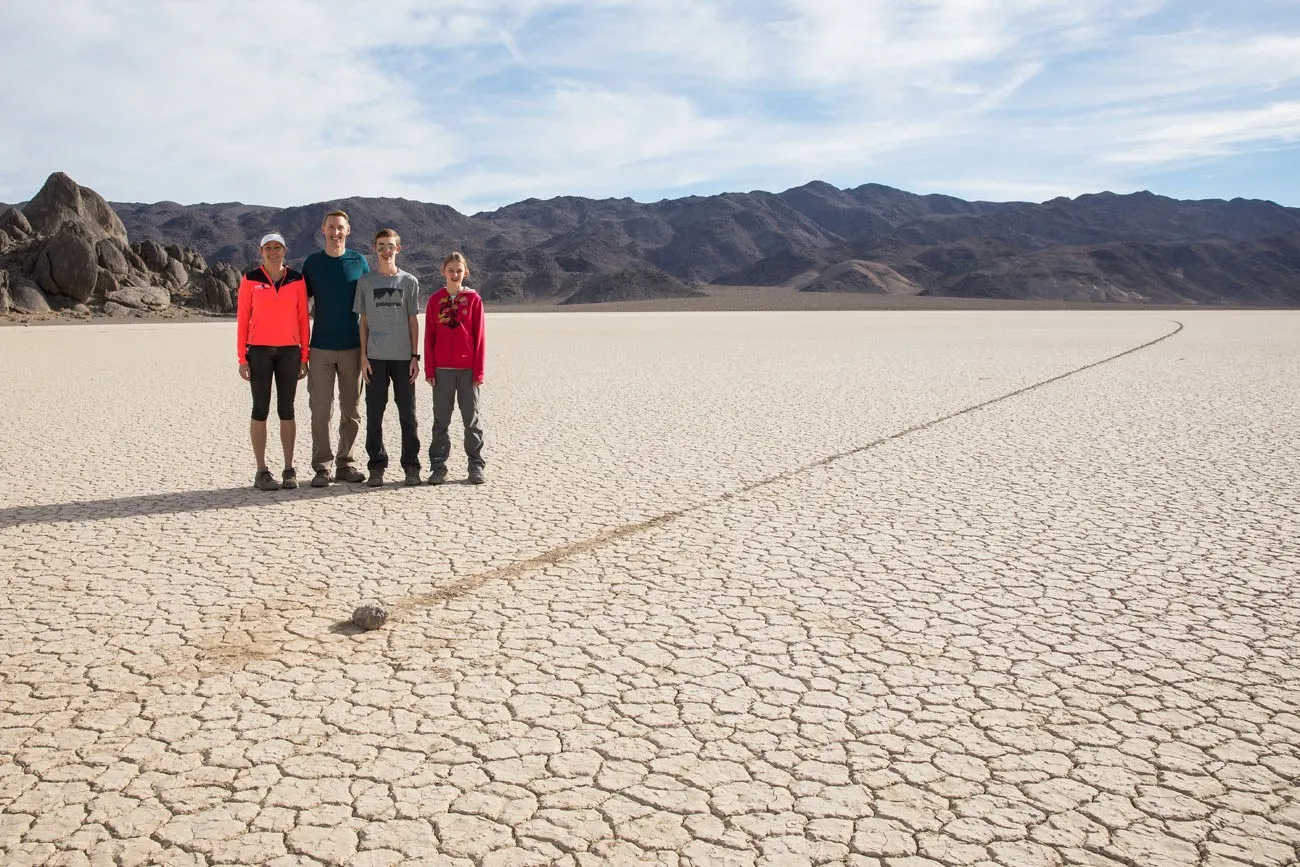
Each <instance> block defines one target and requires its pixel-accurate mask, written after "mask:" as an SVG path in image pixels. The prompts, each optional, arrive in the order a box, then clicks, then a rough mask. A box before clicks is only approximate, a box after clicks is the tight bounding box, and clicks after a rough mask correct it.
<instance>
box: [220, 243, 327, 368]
mask: <svg viewBox="0 0 1300 867" xmlns="http://www.w3.org/2000/svg"><path fill="white" fill-rule="evenodd" d="M235 319H236V321H237V322H238V326H237V328H236V331H237V336H236V338H235V341H236V343H235V351H236V353H237V354H238V355H239V363H240V364H243V363H244V362H245V361H246V360H247V359H246V358H245V357H244V356H245V355H246V354H247V353H246V350H247V349H248V347H249V346H300V347H302V360H303V361H306V360H307V355H308V349H307V344H308V337H309V336H310V331H309V325H308V319H307V283H306V281H304V280H303V279H302V274H300V273H299V272H297V271H295V270H293V269H292V268H285V269H284V274H283V275H282V276H281V277H280V282H279V283H276V282H275V281H274V280H272V279H271V278H270V277H268V276H267V275H266V272H265V271H263V270H262V267H261V266H260V265H259V266H257V267H255V268H250V269H249V270H248V271H247V272H246V273H245V274H244V277H243V279H242V280H240V281H239V309H238V312H237V313H236V314H235Z"/></svg>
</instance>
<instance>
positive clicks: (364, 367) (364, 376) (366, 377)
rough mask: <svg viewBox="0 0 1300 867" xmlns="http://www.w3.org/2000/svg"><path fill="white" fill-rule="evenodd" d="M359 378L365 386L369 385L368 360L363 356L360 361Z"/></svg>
mask: <svg viewBox="0 0 1300 867" xmlns="http://www.w3.org/2000/svg"><path fill="white" fill-rule="evenodd" d="M361 378H362V379H363V380H365V382H366V384H367V385H369V384H370V359H369V358H365V357H364V356H363V357H362V359H361Z"/></svg>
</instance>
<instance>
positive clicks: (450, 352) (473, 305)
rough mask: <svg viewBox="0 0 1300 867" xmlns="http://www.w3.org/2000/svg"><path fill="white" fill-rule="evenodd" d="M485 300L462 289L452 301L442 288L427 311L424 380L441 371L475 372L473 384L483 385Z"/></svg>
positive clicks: (474, 293) (432, 299)
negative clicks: (445, 369)
mask: <svg viewBox="0 0 1300 867" xmlns="http://www.w3.org/2000/svg"><path fill="white" fill-rule="evenodd" d="M486 352H487V343H486V341H485V339H484V336H483V298H482V296H480V295H479V294H478V293H477V292H475V291H474V290H473V289H470V288H468V287H461V290H460V292H459V293H457V295H456V297H455V298H454V299H453V298H452V297H451V293H449V292H448V291H447V287H446V286H443V287H442V288H441V289H439V290H438V291H437V292H435V293H433V295H432V296H431V297H430V298H429V304H428V306H426V307H425V308H424V378H425V379H432V378H433V372H434V371H435V370H437V369H438V368H439V367H454V368H461V369H465V370H471V371H473V372H474V384H475V385H482V384H483V357H484V355H485V354H486Z"/></svg>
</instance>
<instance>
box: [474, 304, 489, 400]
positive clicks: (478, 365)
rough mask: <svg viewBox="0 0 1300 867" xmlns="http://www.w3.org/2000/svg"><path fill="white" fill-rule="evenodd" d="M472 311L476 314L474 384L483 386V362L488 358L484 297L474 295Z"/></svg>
mask: <svg viewBox="0 0 1300 867" xmlns="http://www.w3.org/2000/svg"><path fill="white" fill-rule="evenodd" d="M471 310H473V312H474V315H473V317H472V319H473V325H474V331H473V335H472V337H473V341H474V384H475V385H482V384H483V361H484V359H485V358H486V356H487V337H486V335H485V334H484V333H483V332H484V327H483V326H484V321H483V320H484V318H485V317H484V316H483V296H482V295H478V294H475V295H474V306H473V307H472V308H471Z"/></svg>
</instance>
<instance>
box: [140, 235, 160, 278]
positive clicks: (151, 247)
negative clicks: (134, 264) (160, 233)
mask: <svg viewBox="0 0 1300 867" xmlns="http://www.w3.org/2000/svg"><path fill="white" fill-rule="evenodd" d="M140 258H141V259H143V260H144V264H145V267H147V268H148V269H149V270H150V271H161V270H162V269H164V268H166V267H167V251H166V250H164V249H163V247H162V244H159V243H158V242H157V241H141V242H140Z"/></svg>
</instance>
